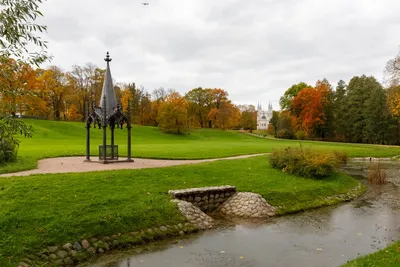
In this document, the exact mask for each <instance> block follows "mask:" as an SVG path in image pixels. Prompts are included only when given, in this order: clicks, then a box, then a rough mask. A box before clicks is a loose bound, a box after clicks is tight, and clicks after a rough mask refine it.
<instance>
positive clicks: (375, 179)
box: [368, 162, 387, 185]
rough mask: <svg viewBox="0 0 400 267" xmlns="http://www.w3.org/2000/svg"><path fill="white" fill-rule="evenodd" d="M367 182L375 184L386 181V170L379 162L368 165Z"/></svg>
mask: <svg viewBox="0 0 400 267" xmlns="http://www.w3.org/2000/svg"><path fill="white" fill-rule="evenodd" d="M368 183H369V184H376V185H380V184H386V183H387V180H386V172H385V170H384V169H383V168H382V165H381V164H380V163H379V162H378V163H374V164H372V165H370V166H369V167H368Z"/></svg>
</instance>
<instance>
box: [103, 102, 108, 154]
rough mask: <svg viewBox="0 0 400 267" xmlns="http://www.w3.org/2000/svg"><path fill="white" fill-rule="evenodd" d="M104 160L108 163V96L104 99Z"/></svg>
mask: <svg viewBox="0 0 400 267" xmlns="http://www.w3.org/2000/svg"><path fill="white" fill-rule="evenodd" d="M102 108H103V110H102V111H103V160H104V161H106V155H107V154H106V152H107V105H106V96H104V97H103V107H102Z"/></svg>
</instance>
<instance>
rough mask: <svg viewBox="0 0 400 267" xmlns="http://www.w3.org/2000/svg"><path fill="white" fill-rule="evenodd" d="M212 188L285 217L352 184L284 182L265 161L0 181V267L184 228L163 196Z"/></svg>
mask: <svg viewBox="0 0 400 267" xmlns="http://www.w3.org/2000/svg"><path fill="white" fill-rule="evenodd" d="M214 185H215V186H216V185H234V186H236V187H237V189H238V191H254V192H257V193H260V194H262V195H263V196H264V197H265V198H266V199H267V201H269V203H271V204H272V205H274V206H281V207H282V208H281V209H280V211H279V213H280V214H284V213H287V212H293V211H300V210H303V209H307V208H312V207H317V206H321V205H324V204H328V201H327V200H326V199H324V197H327V196H332V195H335V194H341V193H346V192H348V190H349V189H351V188H354V187H356V186H357V185H358V182H357V181H356V180H355V179H353V178H351V177H349V176H346V175H343V174H335V175H334V176H332V177H330V178H328V179H326V180H311V179H306V178H300V177H295V176H291V175H287V174H284V173H282V172H281V171H279V170H275V169H272V168H271V167H270V165H269V163H268V160H267V156H258V157H254V158H248V159H238V160H221V161H216V162H210V163H203V164H198V165H195V166H193V165H186V166H175V167H168V168H159V169H138V170H121V171H107V172H90V173H75V174H73V173H71V174H48V175H34V176H28V177H16V178H7V179H0V266H11V264H9V261H8V257H12V259H11V263H12V264H14V265H15V263H18V260H19V259H20V257H21V256H24V255H26V254H30V253H31V252H33V251H36V250H38V249H39V248H40V247H43V246H47V245H52V244H63V243H66V242H72V241H75V240H81V239H83V238H86V237H90V236H96V235H107V234H112V233H119V232H126V231H135V230H137V229H142V228H149V227H152V226H157V225H162V224H176V223H179V222H182V221H184V218H183V217H182V216H181V215H180V213H179V212H178V211H177V209H176V208H175V207H174V206H173V205H172V204H171V203H170V202H169V196H168V194H167V192H168V190H170V189H181V188H189V187H202V186H214ZM338 201H339V200H338Z"/></svg>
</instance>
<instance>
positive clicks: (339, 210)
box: [86, 160, 400, 267]
mask: <svg viewBox="0 0 400 267" xmlns="http://www.w3.org/2000/svg"><path fill="white" fill-rule="evenodd" d="M368 164H371V163H370V162H369V161H363V160H361V161H357V160H353V161H352V162H350V163H349V164H348V165H347V166H346V167H344V168H343V170H344V171H346V172H348V173H349V174H352V175H357V176H361V175H365V174H366V173H367V166H368ZM382 166H383V167H384V168H385V169H386V172H387V174H388V178H389V181H390V182H389V183H388V184H386V185H379V186H369V190H368V192H367V193H365V194H364V195H363V196H361V197H360V198H358V199H356V200H354V201H352V202H348V203H344V204H340V205H336V206H331V207H326V208H320V209H316V210H311V211H307V212H304V213H299V214H294V215H288V216H283V217H277V218H270V219H268V220H263V221H248V220H236V221H229V222H226V221H225V222H224V223H222V224H221V225H220V226H218V227H217V228H215V229H213V230H209V231H205V232H201V233H200V234H195V235H192V236H189V237H186V238H184V239H175V240H168V241H164V242H155V243H153V244H150V245H149V246H145V247H141V248H136V249H133V250H126V251H118V252H113V253H110V254H107V255H103V256H102V257H100V258H99V259H98V260H97V261H96V262H92V263H89V264H87V265H86V266H90V267H133V266H143V267H145V266H146V267H147V266H152V267H155V266H166V267H169V266H171V267H200V266H206V267H214V266H215V267H217V266H218V267H219V266H230V267H236V266H243V267H258V266H283V267H285V266H298V267H300V266H340V265H341V264H344V263H346V262H347V261H348V260H351V259H354V258H356V257H357V256H360V255H365V254H369V253H372V252H375V251H377V250H379V249H382V248H384V247H386V246H388V245H390V244H391V243H393V242H394V241H396V240H399V239H400V213H399V212H400V194H399V193H400V192H399V190H400V189H399V186H400V163H399V162H393V161H383V162H382Z"/></svg>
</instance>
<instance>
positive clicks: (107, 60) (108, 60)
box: [104, 51, 112, 63]
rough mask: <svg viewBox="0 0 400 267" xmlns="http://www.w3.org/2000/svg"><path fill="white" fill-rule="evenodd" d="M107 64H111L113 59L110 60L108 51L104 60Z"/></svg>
mask: <svg viewBox="0 0 400 267" xmlns="http://www.w3.org/2000/svg"><path fill="white" fill-rule="evenodd" d="M104 60H105V61H106V62H107V63H108V62H111V60H112V58H110V53H109V52H108V51H107V55H106V58H105V59H104Z"/></svg>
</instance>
